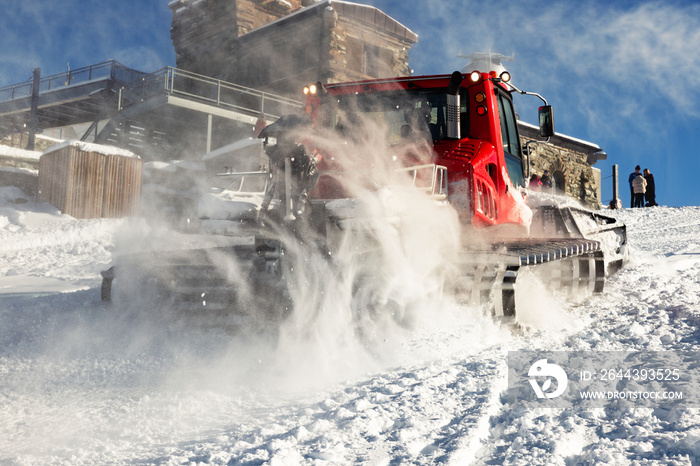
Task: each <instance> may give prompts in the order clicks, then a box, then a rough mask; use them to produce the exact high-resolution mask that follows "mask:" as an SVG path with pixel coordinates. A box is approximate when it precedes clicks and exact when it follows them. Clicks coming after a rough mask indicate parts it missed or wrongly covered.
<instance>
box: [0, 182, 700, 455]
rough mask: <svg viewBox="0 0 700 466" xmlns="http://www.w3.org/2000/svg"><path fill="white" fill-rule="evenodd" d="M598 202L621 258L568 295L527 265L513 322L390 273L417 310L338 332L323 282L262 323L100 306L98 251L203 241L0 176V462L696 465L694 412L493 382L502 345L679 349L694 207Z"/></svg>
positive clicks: (688, 338)
mask: <svg viewBox="0 0 700 466" xmlns="http://www.w3.org/2000/svg"><path fill="white" fill-rule="evenodd" d="M609 214H610V215H614V216H616V217H619V218H621V219H623V220H624V221H625V222H626V223H627V225H628V234H629V240H630V246H631V248H632V255H631V262H630V264H629V265H628V266H627V267H626V268H625V269H623V270H622V271H621V272H619V273H618V274H617V275H615V276H613V277H612V278H611V279H610V280H609V281H608V283H607V285H606V291H605V293H604V294H603V295H600V296H593V297H591V298H588V299H585V300H583V301H575V302H574V301H570V300H569V299H568V298H566V297H564V296H558V295H557V294H556V293H552V292H551V290H547V287H546V286H545V284H543V283H542V282H541V281H538V279H537V277H530V278H529V279H528V280H529V281H526V282H524V283H527V284H528V285H527V286H526V287H525V293H524V294H522V296H523V297H524V298H525V301H526V303H525V306H526V308H525V310H523V312H524V313H526V314H524V315H523V317H525V316H527V312H530V321H529V322H526V323H521V324H519V325H511V324H507V323H501V322H499V321H496V320H494V319H492V318H491V317H490V316H485V315H483V311H482V310H481V309H478V308H472V307H469V306H462V305H459V304H457V303H451V302H449V301H443V300H440V299H429V300H425V299H420V298H421V297H420V296H417V298H418V299H416V294H414V291H415V290H416V289H417V287H415V286H414V283H415V281H413V280H418V278H419V277H413V278H412V279H411V280H407V279H406V277H407V275H405V274H404V273H403V272H402V273H401V274H400V275H399V276H400V277H401V278H403V279H404V280H405V283H400V284H397V285H396V286H397V288H395V289H396V290H397V294H396V295H395V298H396V299H398V298H401V297H403V298H406V299H408V300H413V302H414V303H417V304H416V307H415V309H414V311H416V312H417V313H418V315H419V316H422V317H420V318H419V319H416V320H415V321H414V325H412V326H407V327H405V328H397V327H396V326H376V327H375V328H374V329H373V333H372V334H366V335H364V337H365V338H361V337H362V335H361V334H360V331H361V330H364V331H367V328H365V329H360V328H359V327H349V328H346V329H345V330H346V331H345V332H344V333H343V332H340V331H339V329H340V327H333V326H332V325H331V324H332V323H335V324H337V323H338V322H337V321H333V320H332V319H331V317H332V316H333V315H334V313H336V312H337V311H338V309H339V303H337V302H335V301H333V299H329V300H326V301H321V302H322V303H323V305H324V307H323V308H319V312H321V313H324V314H326V315H327V316H328V319H329V320H325V321H324V320H318V321H316V323H315V324H313V325H307V326H304V325H303V324H304V322H302V321H298V323H299V327H298V328H296V329H295V330H296V333H293V334H292V333H289V332H286V333H283V334H275V333H274V332H271V334H270V335H262V336H261V335H253V334H243V335H241V334H228V333H226V332H224V331H222V330H220V329H217V328H207V327H206V326H203V325H196V326H195V325H191V321H190V323H189V324H187V323H181V324H178V323H177V322H168V321H167V320H164V319H162V318H161V315H160V314H159V312H160V311H163V310H164V308H163V305H162V303H160V306H159V303H151V304H152V306H151V307H148V308H145V309H143V314H144V315H146V316H150V318H147V319H142V318H140V317H139V316H137V315H134V314H133V313H132V314H129V313H127V312H126V311H127V309H123V308H119V307H114V306H113V307H103V306H102V304H101V303H100V301H99V281H100V277H99V271H100V270H101V269H103V268H104V267H105V266H106V265H107V264H108V263H109V262H110V261H111V260H112V259H113V258H114V256H115V254H116V253H117V251H134V250H138V249H139V248H145V249H147V250H149V249H152V248H153V247H154V246H156V245H160V247H162V248H165V247H168V246H177V247H185V246H187V242H188V241H192V242H193V243H191V244H195V245H201V244H202V238H192V237H190V236H187V235H180V234H178V233H177V232H174V231H172V229H168V228H166V227H165V226H163V225H161V226H158V225H153V224H149V223H148V222H146V221H145V220H136V219H121V220H107V219H101V220H76V219H73V218H71V217H68V216H65V215H61V214H59V213H58V212H57V211H56V209H54V208H52V207H51V206H50V205H47V204H41V203H36V202H34V201H32V199H31V198H30V197H29V196H26V195H25V194H24V193H22V192H21V191H20V190H18V189H17V188H0V320H1V321H2V323H3V325H2V326H0V375H1V376H0V412H1V413H2V416H0V438H2V439H3V440H2V442H0V462H2V463H7V464H29V465H33V464H37V465H38V464H42V465H43V464H132V463H146V464H156V463H160V464H181V463H188V464H309V465H322V464H329V465H330V464H419V465H432V464H650V465H652V464H695V463H697V462H698V461H700V412H699V411H698V409H694V408H693V409H691V408H684V407H675V408H669V409H649V408H642V407H639V406H636V405H635V404H634V403H632V402H629V401H620V402H617V403H613V404H611V405H610V406H608V407H607V408H599V409H591V410H575V409H543V408H541V407H540V406H538V405H535V404H528V403H515V402H513V401H512V400H509V399H508V398H507V397H506V396H505V389H506V373H507V370H506V365H505V360H506V354H507V352H508V351H510V350H517V349H527V350H535V351H537V350H542V351H544V350H588V351H602V350H639V351H646V350H663V351H681V350H693V351H694V350H697V347H698V341H699V340H698V339H699V338H700V337H698V327H700V309H699V308H698V305H697V297H698V296H700V239H699V238H700V207H685V208H676V209H672V208H663V207H654V208H647V209H636V210H621V211H616V212H609ZM153 238H155V239H153ZM210 239H211V238H210ZM413 240H414V241H416V242H414V243H412V244H413V245H416V246H417V245H420V244H421V243H420V242H417V239H413ZM154 242H155V244H154ZM415 250H416V251H423V249H420V248H417V247H416V248H415ZM420 257H421V256H420V254H418V255H417V256H416V257H415V258H411V260H419V259H420ZM397 264H398V266H399V267H404V266H407V264H409V265H410V262H398V263H397ZM319 267H320V266H319ZM310 270H311V269H310ZM320 270H325V269H320ZM397 270H400V268H399V269H397ZM323 278H324V279H325V280H329V279H330V275H328V276H326V277H323ZM399 285H401V286H399ZM411 288H413V290H412V289H411ZM321 289H323V288H321ZM422 292H423V291H418V292H417V293H418V294H420V293H422ZM426 296H428V295H426ZM519 306H520V304H519ZM528 306H529V310H527V308H528ZM199 317H201V316H198V319H197V320H199ZM197 320H195V321H197ZM295 335H296V336H305V338H297V339H292V337H293V336H295Z"/></svg>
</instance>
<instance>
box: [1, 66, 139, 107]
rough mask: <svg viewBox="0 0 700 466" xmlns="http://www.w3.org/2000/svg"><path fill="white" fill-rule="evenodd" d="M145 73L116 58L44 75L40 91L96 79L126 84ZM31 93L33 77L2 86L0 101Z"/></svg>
mask: <svg viewBox="0 0 700 466" xmlns="http://www.w3.org/2000/svg"><path fill="white" fill-rule="evenodd" d="M145 75H146V73H144V72H142V71H137V70H133V69H131V68H128V67H126V66H124V65H122V64H121V63H119V62H117V61H116V60H108V61H106V62H103V63H98V64H96V65H90V66H86V67H83V68H77V69H75V70H68V71H64V72H63V73H59V74H54V75H51V76H46V77H43V78H41V80H40V81H39V93H40V94H41V93H44V92H50V91H54V90H57V89H61V88H65V87H68V86H73V85H76V84H84V83H87V82H89V81H94V80H107V79H111V80H114V81H116V82H117V83H118V84H121V85H126V84H128V83H131V82H133V81H136V80H138V79H139V78H141V77H142V76H145ZM31 95H32V80H31V79H29V80H28V81H26V82H23V83H19V84H13V85H10V86H5V87H2V88H0V102H6V101H10V100H14V99H21V98H25V97H30V96H31Z"/></svg>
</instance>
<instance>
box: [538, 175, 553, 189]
mask: <svg viewBox="0 0 700 466" xmlns="http://www.w3.org/2000/svg"><path fill="white" fill-rule="evenodd" d="M540 181H541V182H542V190H543V191H549V190H551V189H552V179H551V178H550V177H549V170H545V171H544V173H543V174H542V176H541V177H540Z"/></svg>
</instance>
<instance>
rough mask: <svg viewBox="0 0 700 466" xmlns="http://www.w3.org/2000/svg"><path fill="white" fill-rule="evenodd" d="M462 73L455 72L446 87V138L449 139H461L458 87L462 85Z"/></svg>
mask: <svg viewBox="0 0 700 466" xmlns="http://www.w3.org/2000/svg"><path fill="white" fill-rule="evenodd" d="M462 79H464V78H463V76H462V73H460V72H459V71H455V72H454V73H452V76H451V77H450V84H449V86H448V87H447V137H448V138H450V139H462V134H461V128H460V127H461V121H460V114H459V111H460V107H461V103H460V99H459V86H460V85H461V84H462Z"/></svg>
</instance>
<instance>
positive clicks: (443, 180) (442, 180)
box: [396, 163, 447, 200]
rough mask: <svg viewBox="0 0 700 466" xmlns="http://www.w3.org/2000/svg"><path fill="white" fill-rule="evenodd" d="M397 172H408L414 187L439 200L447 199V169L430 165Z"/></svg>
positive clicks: (416, 166) (407, 168) (402, 169)
mask: <svg viewBox="0 0 700 466" xmlns="http://www.w3.org/2000/svg"><path fill="white" fill-rule="evenodd" d="M396 171H397V172H407V173H408V174H409V176H410V177H411V178H412V179H413V186H415V187H416V188H418V189H420V190H422V191H424V192H425V193H426V194H428V195H429V196H430V197H433V198H435V199H438V200H444V199H446V198H447V167H444V166H442V165H435V164H434V163H429V164H425V165H415V166H412V167H406V168H399V169H397V170H396Z"/></svg>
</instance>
